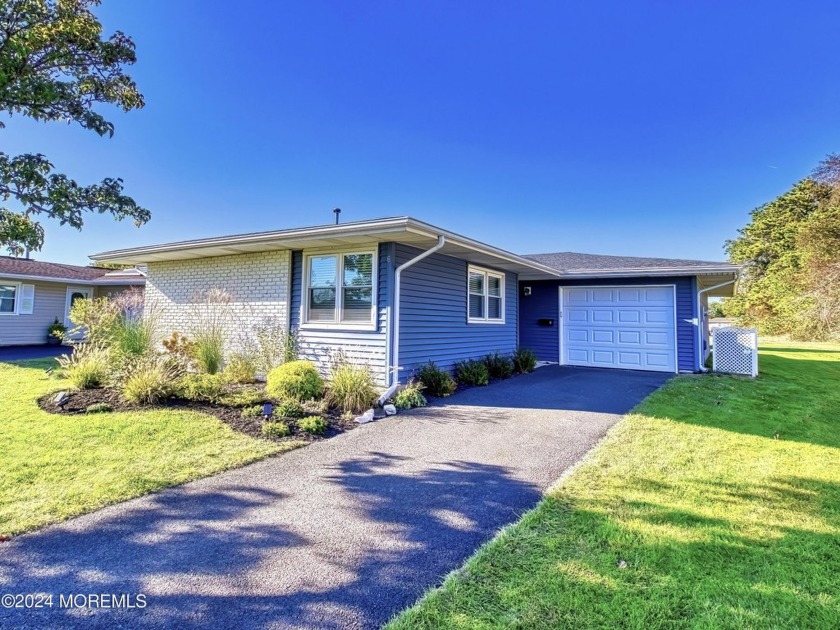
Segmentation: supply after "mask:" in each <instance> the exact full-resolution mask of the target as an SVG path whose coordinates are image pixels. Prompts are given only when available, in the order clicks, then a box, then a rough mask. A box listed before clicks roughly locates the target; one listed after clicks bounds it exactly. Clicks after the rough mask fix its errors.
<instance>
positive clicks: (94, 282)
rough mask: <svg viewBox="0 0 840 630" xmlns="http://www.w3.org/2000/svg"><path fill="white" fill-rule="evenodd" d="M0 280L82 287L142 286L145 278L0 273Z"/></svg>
mask: <svg viewBox="0 0 840 630" xmlns="http://www.w3.org/2000/svg"><path fill="white" fill-rule="evenodd" d="M0 278H9V279H10V280H30V281H32V282H55V283H58V284H76V285H84V286H100V285H127V284H130V285H144V284H146V279H145V278H142V277H141V278H125V279H111V278H109V279H107V280H104V279H102V278H93V279H90V280H86V279H84V278H56V277H55V276H38V275H33V274H23V273H0Z"/></svg>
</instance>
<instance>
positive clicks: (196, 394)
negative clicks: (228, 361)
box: [176, 374, 225, 402]
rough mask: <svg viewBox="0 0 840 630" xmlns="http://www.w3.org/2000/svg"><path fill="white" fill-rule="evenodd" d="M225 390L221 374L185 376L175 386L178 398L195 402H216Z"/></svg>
mask: <svg viewBox="0 0 840 630" xmlns="http://www.w3.org/2000/svg"><path fill="white" fill-rule="evenodd" d="M224 388H225V378H224V376H222V375H221V374H187V375H186V376H185V377H184V378H182V379H181V381H180V382H179V383H178V386H177V389H176V391H177V394H178V397H179V398H183V399H185V400H194V401H196V402H218V401H219V399H220V398H221V397H222V393H223V392H224Z"/></svg>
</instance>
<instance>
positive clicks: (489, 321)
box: [467, 265, 507, 324]
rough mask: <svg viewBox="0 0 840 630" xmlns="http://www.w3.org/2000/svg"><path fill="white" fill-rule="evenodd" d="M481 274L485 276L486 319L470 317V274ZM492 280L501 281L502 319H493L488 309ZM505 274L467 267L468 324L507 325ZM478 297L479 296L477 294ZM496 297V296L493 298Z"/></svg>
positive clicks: (471, 266) (482, 268)
mask: <svg viewBox="0 0 840 630" xmlns="http://www.w3.org/2000/svg"><path fill="white" fill-rule="evenodd" d="M473 273H479V274H482V275H483V276H484V317H470V274H473ZM490 278H498V279H499V281H500V282H499V284H500V286H499V289H500V293H501V296H500V297H501V299H502V306H501V309H502V310H501V312H502V317H501V319H495V318H491V317H490V316H489V313H490V309H489V308H488V306H489V303H490V283H489V279H490ZM505 280H506V278H505V273H504V272H502V271H493V270H492V269H486V268H484V267H474V266H473V265H469V266H468V267H467V323H468V324H504V323H505V307H506V305H507V298H506V296H505ZM476 295H478V294H476ZM493 297H496V296H493Z"/></svg>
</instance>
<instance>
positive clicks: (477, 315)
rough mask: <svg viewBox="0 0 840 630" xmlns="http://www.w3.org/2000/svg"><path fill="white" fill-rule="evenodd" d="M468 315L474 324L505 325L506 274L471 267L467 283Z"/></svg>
mask: <svg viewBox="0 0 840 630" xmlns="http://www.w3.org/2000/svg"><path fill="white" fill-rule="evenodd" d="M467 315H468V318H467V319H468V321H469V322H470V323H474V324H482V323H489V324H503V323H504V321H505V276H504V274H501V273H497V272H495V271H490V270H488V269H480V268H478V267H470V268H469V271H468V281H467Z"/></svg>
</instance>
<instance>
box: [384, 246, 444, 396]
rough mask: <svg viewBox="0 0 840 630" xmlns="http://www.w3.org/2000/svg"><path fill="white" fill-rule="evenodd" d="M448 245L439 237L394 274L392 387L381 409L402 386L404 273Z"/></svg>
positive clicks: (390, 376) (390, 375) (387, 392)
mask: <svg viewBox="0 0 840 630" xmlns="http://www.w3.org/2000/svg"><path fill="white" fill-rule="evenodd" d="M445 244H446V237H445V236H444V235H443V234H441V235H440V236H438V242H437V245H435V246H434V247H432V248H431V249H427V250H426V251H425V252H423V253H422V254H418V255H417V256H415V257H414V258H412V259H411V260H409V261H407V262H404V263H403V264H401V265H400V266H399V267H397V270H396V271H395V272H394V321H393V325H392V328H391V344H392V346H393V351H392V354H391V365H390V366H389V367H390V374H389V379H388V382H389V383H390V386H389V387H388V390H387V391H386V392H385V393H384V394H382V396H380V397H379V400H378V401H377V404H378V405H379V406H380V407H381V406H382V405H384V404H385V401H387V400H388V399H389V398H390V397H391V396H392V395H393V393H394V392H395V391H396V390H397V387H398V386H399V384H400V284H401V281H402V272H403V270H405V269H408V268H409V267H411V266H412V265H414V264H416V263H418V262H420V261H421V260H423V259H424V258H426V257H427V256H431V255H432V254H434V253H435V252H436V251H438V250H439V249H441V248H442V247H443V246H444V245H445Z"/></svg>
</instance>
